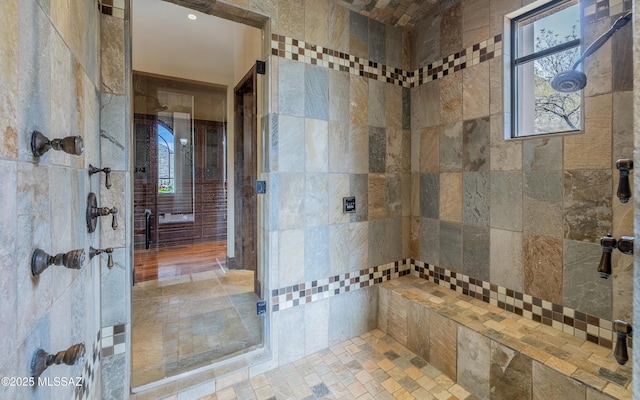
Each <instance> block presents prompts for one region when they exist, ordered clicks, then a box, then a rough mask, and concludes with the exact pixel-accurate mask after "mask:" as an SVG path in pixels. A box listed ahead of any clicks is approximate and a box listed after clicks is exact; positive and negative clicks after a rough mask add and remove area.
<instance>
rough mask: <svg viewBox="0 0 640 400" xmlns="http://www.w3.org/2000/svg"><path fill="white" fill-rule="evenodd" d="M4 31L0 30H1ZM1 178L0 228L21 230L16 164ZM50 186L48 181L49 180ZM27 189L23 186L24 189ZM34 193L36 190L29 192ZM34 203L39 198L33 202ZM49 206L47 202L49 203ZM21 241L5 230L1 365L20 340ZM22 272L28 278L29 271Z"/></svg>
mask: <svg viewBox="0 0 640 400" xmlns="http://www.w3.org/2000/svg"><path fill="white" fill-rule="evenodd" d="M0 29H1V28H0ZM0 175H2V177H3V183H4V184H5V188H4V189H3V190H2V191H0V204H2V210H3V212H2V213H0V226H3V227H9V226H19V225H18V221H19V220H18V217H17V216H18V212H19V210H20V209H21V208H23V207H21V206H20V205H21V201H19V200H18V197H17V194H18V193H20V194H22V191H21V190H20V189H21V188H19V186H18V184H19V178H18V175H19V172H18V170H17V168H16V164H15V163H13V162H10V161H4V160H2V161H0ZM47 182H48V180H47ZM22 188H24V186H22ZM29 190H30V191H31V193H32V194H33V191H34V190H35V188H29ZM32 199H33V200H35V199H37V197H35V198H32ZM47 205H48V202H47ZM17 240H18V238H17V237H16V235H15V234H14V233H13V232H11V231H10V230H9V229H2V232H0V243H2V247H0V273H2V276H3V279H2V281H0V312H1V313H2V315H3V318H5V320H6V321H12V323H3V324H2V326H0V354H2V356H0V365H3V364H6V363H7V359H8V358H9V355H10V354H12V353H13V352H14V351H15V350H14V349H15V348H16V346H17V343H18V339H19V338H20V336H18V335H17V333H18V332H17V323H13V321H16V320H17V317H18V315H19V314H18V313H17V310H18V303H19V300H18V293H20V292H18V291H17V290H16V289H17V279H18V276H17V274H16V265H18V259H17V258H16V257H17V244H18V241H17ZM20 272H23V273H24V275H25V276H26V275H27V271H20Z"/></svg>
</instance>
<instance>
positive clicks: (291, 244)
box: [278, 229, 306, 287]
mask: <svg viewBox="0 0 640 400" xmlns="http://www.w3.org/2000/svg"><path fill="white" fill-rule="evenodd" d="M305 233H306V232H305V229H289V230H281V231H280V232H279V239H278V241H279V242H280V244H281V245H280V248H279V249H280V250H279V260H278V266H279V267H278V269H279V271H280V274H279V275H280V281H279V282H278V285H279V286H280V287H284V286H290V285H295V284H297V283H298V282H304V281H305V280H304V278H305V270H304V268H301V266H303V265H304V261H305V254H304V253H305V251H304V250H305Z"/></svg>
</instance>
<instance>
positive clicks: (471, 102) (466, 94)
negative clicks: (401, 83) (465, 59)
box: [434, 0, 490, 120]
mask: <svg viewBox="0 0 640 400" xmlns="http://www.w3.org/2000/svg"><path fill="white" fill-rule="evenodd" d="M475 1H485V0H475ZM489 78H490V77H489V63H486V62H484V63H480V64H476V65H474V66H472V67H468V68H466V69H465V70H464V71H462V82H463V85H464V88H463V97H462V116H463V118H464V119H465V120H467V119H473V118H478V117H484V116H487V115H489V100H490V99H489V83H490V79H489ZM434 82H437V81H434Z"/></svg>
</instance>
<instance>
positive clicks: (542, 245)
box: [523, 235, 562, 303]
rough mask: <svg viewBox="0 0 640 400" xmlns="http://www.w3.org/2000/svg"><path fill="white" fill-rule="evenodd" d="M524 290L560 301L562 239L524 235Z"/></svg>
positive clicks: (533, 294) (535, 295) (556, 301)
mask: <svg viewBox="0 0 640 400" xmlns="http://www.w3.org/2000/svg"><path fill="white" fill-rule="evenodd" d="M523 255H524V291H525V293H526V294H530V295H532V296H534V297H538V298H541V299H544V300H547V301H551V302H553V303H562V240H561V239H555V238H550V237H544V236H529V235H525V236H524V248H523Z"/></svg>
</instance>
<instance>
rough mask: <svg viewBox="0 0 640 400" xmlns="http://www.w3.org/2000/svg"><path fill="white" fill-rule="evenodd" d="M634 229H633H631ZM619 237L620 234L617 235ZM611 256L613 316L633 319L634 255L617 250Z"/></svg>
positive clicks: (628, 319)
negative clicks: (631, 277) (632, 277)
mask: <svg viewBox="0 0 640 400" xmlns="http://www.w3.org/2000/svg"><path fill="white" fill-rule="evenodd" d="M631 231H633V230H631ZM616 237H618V236H616ZM617 253H618V254H616V253H614V254H613V255H612V257H611V269H612V274H611V276H612V277H613V279H612V282H611V283H612V285H613V287H612V289H611V293H612V296H611V302H612V314H611V315H612V318H615V319H621V320H623V321H633V319H634V318H633V302H632V301H631V299H632V298H633V285H634V279H629V277H630V276H633V257H631V256H629V255H626V254H622V253H620V252H617Z"/></svg>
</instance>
